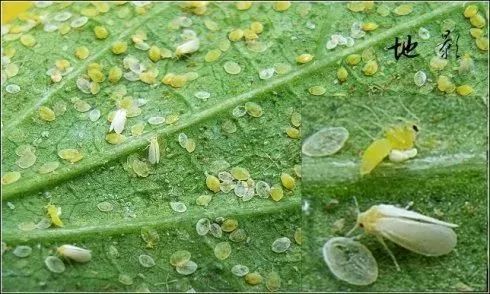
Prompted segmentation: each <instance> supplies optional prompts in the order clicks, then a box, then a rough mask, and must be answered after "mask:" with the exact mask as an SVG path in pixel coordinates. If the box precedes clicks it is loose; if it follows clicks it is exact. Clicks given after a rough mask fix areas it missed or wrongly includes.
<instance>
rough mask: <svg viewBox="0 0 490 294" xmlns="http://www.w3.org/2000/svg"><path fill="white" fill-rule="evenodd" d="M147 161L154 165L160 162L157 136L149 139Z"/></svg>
mask: <svg viewBox="0 0 490 294" xmlns="http://www.w3.org/2000/svg"><path fill="white" fill-rule="evenodd" d="M148 161H149V162H150V163H151V164H156V163H159V162H160V145H159V144H158V137H157V136H155V137H153V138H151V139H150V147H149V148H148Z"/></svg>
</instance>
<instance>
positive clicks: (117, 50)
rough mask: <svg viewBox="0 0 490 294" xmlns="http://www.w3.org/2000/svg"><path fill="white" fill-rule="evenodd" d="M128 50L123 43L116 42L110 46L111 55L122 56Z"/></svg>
mask: <svg viewBox="0 0 490 294" xmlns="http://www.w3.org/2000/svg"><path fill="white" fill-rule="evenodd" d="M127 49H128V44H127V43H126V42H123V41H117V42H115V43H113V44H112V53H114V54H122V53H124V52H126V50H127Z"/></svg>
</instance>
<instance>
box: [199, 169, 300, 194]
mask: <svg viewBox="0 0 490 294" xmlns="http://www.w3.org/2000/svg"><path fill="white" fill-rule="evenodd" d="M280 179H281V184H282V186H281V185H279V184H275V185H273V186H272V187H271V186H270V185H269V184H268V183H267V182H264V181H257V182H255V180H254V179H252V177H251V176H250V173H249V172H248V170H247V169H245V168H242V167H233V168H232V169H231V170H230V171H229V172H228V171H220V172H218V173H217V176H215V175H212V174H207V176H206V186H207V187H208V189H209V190H211V191H212V192H214V193H218V192H220V191H221V192H223V193H229V192H231V191H232V190H233V191H234V194H235V195H236V196H237V197H239V198H241V200H242V201H249V200H251V199H252V198H253V197H254V196H255V195H258V196H259V197H261V198H268V197H269V196H270V197H271V199H272V200H274V201H279V200H281V199H282V198H283V197H284V191H283V188H282V187H284V188H286V189H287V190H293V189H294V188H295V186H296V180H295V179H294V177H292V176H291V175H289V174H288V173H282V174H281V177H280Z"/></svg>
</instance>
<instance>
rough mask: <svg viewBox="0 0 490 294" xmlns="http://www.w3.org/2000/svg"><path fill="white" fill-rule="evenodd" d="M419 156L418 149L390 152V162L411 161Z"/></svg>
mask: <svg viewBox="0 0 490 294" xmlns="http://www.w3.org/2000/svg"><path fill="white" fill-rule="evenodd" d="M415 156H417V148H411V149H408V150H398V149H393V150H391V151H390V155H389V158H390V161H393V162H403V161H406V160H409V159H410V158H414V157H415Z"/></svg>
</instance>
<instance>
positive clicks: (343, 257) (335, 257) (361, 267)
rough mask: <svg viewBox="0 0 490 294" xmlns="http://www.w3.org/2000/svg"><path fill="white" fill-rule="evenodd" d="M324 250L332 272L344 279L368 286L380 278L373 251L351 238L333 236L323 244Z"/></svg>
mask: <svg viewBox="0 0 490 294" xmlns="http://www.w3.org/2000/svg"><path fill="white" fill-rule="evenodd" d="M322 252H323V259H324V260H325V263H326V264H327V266H328V268H329V269H330V271H331V272H332V274H333V275H334V276H335V277H336V278H338V279H340V280H342V281H345V282H347V283H349V284H352V285H357V286H366V285H369V284H372V283H374V282H375V281H376V279H377V278H378V264H377V263H376V259H374V257H373V255H372V254H371V251H369V249H367V248H366V247H365V246H364V245H362V244H361V243H359V242H357V241H354V240H353V239H351V238H344V237H334V238H331V239H330V240H328V241H327V242H326V243H325V245H323V249H322Z"/></svg>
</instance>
